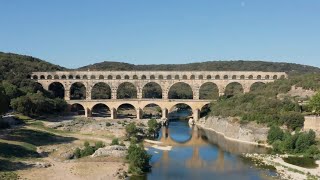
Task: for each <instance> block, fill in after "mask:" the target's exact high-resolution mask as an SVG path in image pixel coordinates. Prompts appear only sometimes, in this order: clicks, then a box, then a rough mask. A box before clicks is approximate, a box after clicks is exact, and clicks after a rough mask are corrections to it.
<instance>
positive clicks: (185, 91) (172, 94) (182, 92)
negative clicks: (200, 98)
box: [168, 82, 193, 99]
mask: <svg viewBox="0 0 320 180" xmlns="http://www.w3.org/2000/svg"><path fill="white" fill-rule="evenodd" d="M168 98H169V99H193V91H192V88H191V86H190V85H189V84H187V83H185V82H177V83H174V84H173V85H171V86H170V88H169V91H168Z"/></svg>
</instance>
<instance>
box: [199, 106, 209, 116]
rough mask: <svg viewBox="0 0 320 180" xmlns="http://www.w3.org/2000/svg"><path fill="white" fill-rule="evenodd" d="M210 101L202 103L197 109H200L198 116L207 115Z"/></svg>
mask: <svg viewBox="0 0 320 180" xmlns="http://www.w3.org/2000/svg"><path fill="white" fill-rule="evenodd" d="M210 106H211V104H210V103H206V104H204V105H203V106H202V107H201V108H200V109H199V110H200V114H199V116H200V118H202V117H205V116H207V115H208V114H209V113H210Z"/></svg>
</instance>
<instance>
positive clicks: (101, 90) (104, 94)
mask: <svg viewBox="0 0 320 180" xmlns="http://www.w3.org/2000/svg"><path fill="white" fill-rule="evenodd" d="M91 99H111V88H110V86H109V85H108V84H106V83H103V82H99V83H96V84H95V85H94V86H93V87H92V90H91Z"/></svg>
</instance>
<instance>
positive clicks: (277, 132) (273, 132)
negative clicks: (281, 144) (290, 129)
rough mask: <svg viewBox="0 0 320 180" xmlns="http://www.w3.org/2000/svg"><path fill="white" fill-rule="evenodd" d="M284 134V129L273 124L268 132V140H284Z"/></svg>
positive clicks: (271, 141)
mask: <svg viewBox="0 0 320 180" xmlns="http://www.w3.org/2000/svg"><path fill="white" fill-rule="evenodd" d="M283 136H284V133H283V131H282V130H281V129H280V128H279V127H278V126H271V128H270V130H269V132H268V137H267V138H268V142H269V143H270V144H272V143H273V142H275V141H276V140H280V141H281V140H282V139H283Z"/></svg>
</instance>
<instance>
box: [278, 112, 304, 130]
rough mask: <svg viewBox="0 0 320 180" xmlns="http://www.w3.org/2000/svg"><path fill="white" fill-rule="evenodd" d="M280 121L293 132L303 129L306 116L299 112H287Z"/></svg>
mask: <svg viewBox="0 0 320 180" xmlns="http://www.w3.org/2000/svg"><path fill="white" fill-rule="evenodd" d="M280 120H281V121H282V122H284V123H285V124H286V125H287V127H288V128H289V129H291V130H296V129H297V128H302V127H303V124H304V116H303V115H302V114H301V113H299V112H285V113H283V114H282V115H281V116H280Z"/></svg>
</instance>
